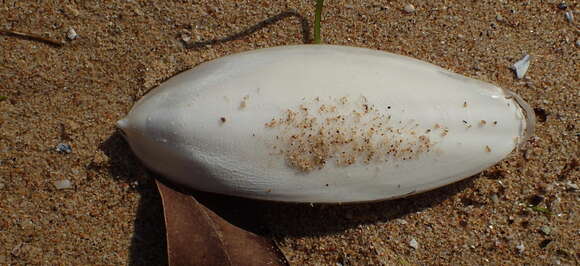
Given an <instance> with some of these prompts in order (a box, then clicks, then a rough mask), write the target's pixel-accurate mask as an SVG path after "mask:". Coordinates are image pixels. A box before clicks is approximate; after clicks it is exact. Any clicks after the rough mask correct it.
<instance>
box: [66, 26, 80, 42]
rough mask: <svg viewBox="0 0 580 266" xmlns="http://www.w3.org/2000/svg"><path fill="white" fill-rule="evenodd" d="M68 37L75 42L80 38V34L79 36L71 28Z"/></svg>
mask: <svg viewBox="0 0 580 266" xmlns="http://www.w3.org/2000/svg"><path fill="white" fill-rule="evenodd" d="M66 37H67V38H68V39H69V40H71V41H72V40H74V39H76V38H78V37H79V35H78V34H77V32H76V31H75V29H73V28H70V29H69V30H68V32H67V33H66Z"/></svg>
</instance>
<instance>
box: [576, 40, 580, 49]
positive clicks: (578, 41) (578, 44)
mask: <svg viewBox="0 0 580 266" xmlns="http://www.w3.org/2000/svg"><path fill="white" fill-rule="evenodd" d="M576 46H578V47H580V39H578V40H576Z"/></svg>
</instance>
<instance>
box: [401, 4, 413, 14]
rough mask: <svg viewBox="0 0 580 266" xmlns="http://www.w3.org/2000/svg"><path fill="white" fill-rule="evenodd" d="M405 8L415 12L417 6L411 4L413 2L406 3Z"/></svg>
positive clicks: (409, 11)
mask: <svg viewBox="0 0 580 266" xmlns="http://www.w3.org/2000/svg"><path fill="white" fill-rule="evenodd" d="M403 9H404V10H405V12H407V13H413V12H415V6H414V5H411V4H406V5H405V7H404V8H403Z"/></svg>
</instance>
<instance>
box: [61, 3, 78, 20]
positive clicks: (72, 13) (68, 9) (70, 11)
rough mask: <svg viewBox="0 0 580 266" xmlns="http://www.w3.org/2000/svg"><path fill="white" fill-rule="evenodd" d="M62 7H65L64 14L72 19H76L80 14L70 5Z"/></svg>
mask: <svg viewBox="0 0 580 266" xmlns="http://www.w3.org/2000/svg"><path fill="white" fill-rule="evenodd" d="M64 7H65V13H66V14H67V15H69V16H72V17H78V16H79V15H80V12H79V11H78V10H77V9H76V8H74V7H72V6H70V5H65V6H64Z"/></svg>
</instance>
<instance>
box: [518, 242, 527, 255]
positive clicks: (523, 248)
mask: <svg viewBox="0 0 580 266" xmlns="http://www.w3.org/2000/svg"><path fill="white" fill-rule="evenodd" d="M516 249H517V250H518V252H519V253H524V251H525V250H526V246H524V243H520V244H519V245H517V246H516Z"/></svg>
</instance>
